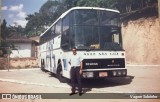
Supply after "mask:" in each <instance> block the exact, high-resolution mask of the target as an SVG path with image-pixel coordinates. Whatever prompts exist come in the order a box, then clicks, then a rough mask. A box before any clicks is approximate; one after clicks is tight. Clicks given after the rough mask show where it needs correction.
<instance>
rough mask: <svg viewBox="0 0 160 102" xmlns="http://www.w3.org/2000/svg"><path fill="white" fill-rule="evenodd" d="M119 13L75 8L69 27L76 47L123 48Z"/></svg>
mask: <svg viewBox="0 0 160 102" xmlns="http://www.w3.org/2000/svg"><path fill="white" fill-rule="evenodd" d="M120 30H121V28H120V20H119V13H117V12H111V11H105V10H93V9H92V10H75V11H74V13H73V22H72V27H71V39H72V41H71V42H72V45H74V46H76V47H77V49H100V50H123V49H122V38H121V33H120V32H121V31H120Z"/></svg>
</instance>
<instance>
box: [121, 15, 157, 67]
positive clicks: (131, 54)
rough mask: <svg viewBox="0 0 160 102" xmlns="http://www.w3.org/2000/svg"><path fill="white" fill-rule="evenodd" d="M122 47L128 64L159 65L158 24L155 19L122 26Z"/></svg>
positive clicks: (140, 20)
mask: <svg viewBox="0 0 160 102" xmlns="http://www.w3.org/2000/svg"><path fill="white" fill-rule="evenodd" d="M122 34H123V46H124V49H125V51H126V59H127V63H129V64H150V65H155V64H160V22H159V20H158V18H157V17H152V18H140V19H138V20H135V21H129V22H128V24H127V25H126V24H123V27H122Z"/></svg>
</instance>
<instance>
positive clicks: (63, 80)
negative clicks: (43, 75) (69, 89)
mask: <svg viewBox="0 0 160 102" xmlns="http://www.w3.org/2000/svg"><path fill="white" fill-rule="evenodd" d="M62 74H63V72H62V65H61V64H59V65H58V68H57V74H56V76H57V78H58V80H59V81H60V82H61V83H65V82H66V79H65V78H64V77H63V75H62Z"/></svg>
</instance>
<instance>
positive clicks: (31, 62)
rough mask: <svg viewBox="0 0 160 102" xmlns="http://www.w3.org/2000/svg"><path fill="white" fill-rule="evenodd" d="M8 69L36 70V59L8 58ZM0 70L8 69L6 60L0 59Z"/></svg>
mask: <svg viewBox="0 0 160 102" xmlns="http://www.w3.org/2000/svg"><path fill="white" fill-rule="evenodd" d="M9 67H10V69H12V68H37V67H38V58H35V57H31V58H10V65H9ZM0 69H8V59H7V58H0Z"/></svg>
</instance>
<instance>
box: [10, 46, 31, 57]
mask: <svg viewBox="0 0 160 102" xmlns="http://www.w3.org/2000/svg"><path fill="white" fill-rule="evenodd" d="M14 45H15V47H16V48H17V49H18V50H12V53H11V55H10V57H11V58H17V57H19V58H23V57H31V43H15V44H14Z"/></svg>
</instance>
